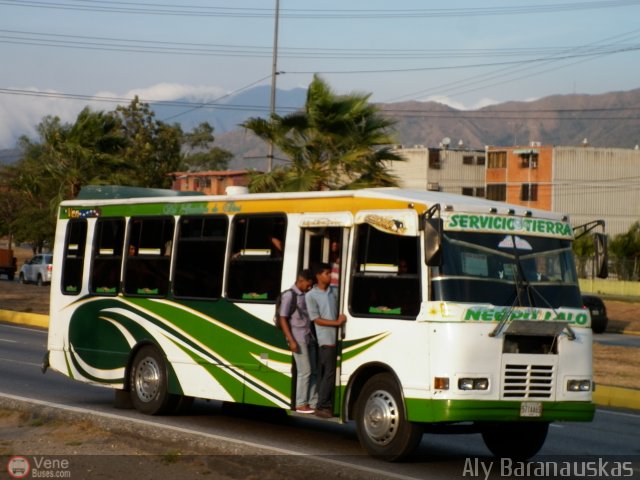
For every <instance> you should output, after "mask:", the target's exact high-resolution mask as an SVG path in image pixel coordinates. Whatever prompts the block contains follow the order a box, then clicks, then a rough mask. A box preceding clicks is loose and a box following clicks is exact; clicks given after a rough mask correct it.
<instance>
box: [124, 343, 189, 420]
mask: <svg viewBox="0 0 640 480" xmlns="http://www.w3.org/2000/svg"><path fill="white" fill-rule="evenodd" d="M129 388H130V393H131V402H132V403H133V406H134V407H135V408H136V410H138V411H139V412H142V413H146V414H148V415H159V414H162V413H165V412H167V411H168V410H170V409H171V408H173V407H174V406H175V403H176V399H177V398H178V397H177V396H176V395H172V394H170V393H169V391H168V390H167V367H166V365H165V361H164V358H163V356H162V354H161V353H160V352H159V351H158V349H157V348H155V347H152V346H150V345H147V346H144V347H142V348H141V349H140V350H139V351H138V353H137V354H136V356H135V357H134V359H133V364H132V366H131V373H130V382H129Z"/></svg>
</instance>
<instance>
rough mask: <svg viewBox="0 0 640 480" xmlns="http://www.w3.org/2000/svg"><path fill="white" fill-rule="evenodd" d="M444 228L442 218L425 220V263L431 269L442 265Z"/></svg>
mask: <svg viewBox="0 0 640 480" xmlns="http://www.w3.org/2000/svg"><path fill="white" fill-rule="evenodd" d="M442 226H443V221H442V219H441V218H425V219H424V263H426V264H427V266H429V267H437V266H439V265H442V252H441V246H442Z"/></svg>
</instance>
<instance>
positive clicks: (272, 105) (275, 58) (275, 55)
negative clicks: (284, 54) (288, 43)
mask: <svg viewBox="0 0 640 480" xmlns="http://www.w3.org/2000/svg"><path fill="white" fill-rule="evenodd" d="M279 19H280V0H276V12H275V26H274V30H273V62H272V64H271V102H270V107H269V116H270V118H269V121H272V120H273V115H274V114H275V113H276V76H277V75H278V23H279ZM267 159H268V171H269V172H270V171H271V169H272V168H273V141H270V142H269V153H268V154H267Z"/></svg>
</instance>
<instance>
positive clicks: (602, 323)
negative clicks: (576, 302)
mask: <svg viewBox="0 0 640 480" xmlns="http://www.w3.org/2000/svg"><path fill="white" fill-rule="evenodd" d="M582 304H583V305H584V308H588V309H589V311H590V312H591V330H593V333H602V332H604V331H605V330H606V329H607V324H608V323H609V318H608V317H607V308H606V307H605V306H604V302H603V301H602V299H601V298H600V297H598V296H597V295H582Z"/></svg>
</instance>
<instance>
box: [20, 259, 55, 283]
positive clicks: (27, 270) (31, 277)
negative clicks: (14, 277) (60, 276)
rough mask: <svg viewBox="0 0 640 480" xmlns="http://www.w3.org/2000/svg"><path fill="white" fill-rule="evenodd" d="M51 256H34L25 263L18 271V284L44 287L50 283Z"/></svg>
mask: <svg viewBox="0 0 640 480" xmlns="http://www.w3.org/2000/svg"><path fill="white" fill-rule="evenodd" d="M52 262H53V254H51V253H42V254H40V255H35V256H34V257H32V258H31V260H28V261H27V262H25V264H24V265H22V268H21V269H20V283H30V282H32V283H36V284H38V285H44V284H48V283H51V271H52V270H53V265H52Z"/></svg>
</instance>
